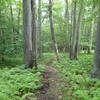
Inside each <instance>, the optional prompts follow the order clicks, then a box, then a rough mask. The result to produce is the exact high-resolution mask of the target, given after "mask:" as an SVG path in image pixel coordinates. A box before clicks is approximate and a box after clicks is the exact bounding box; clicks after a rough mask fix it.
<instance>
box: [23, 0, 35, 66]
mask: <svg viewBox="0 0 100 100" xmlns="http://www.w3.org/2000/svg"><path fill="white" fill-rule="evenodd" d="M23 15H24V18H23V22H24V62H25V65H26V67H28V68H32V66H33V61H32V28H31V27H32V26H31V25H32V24H31V22H32V13H31V0H23Z"/></svg>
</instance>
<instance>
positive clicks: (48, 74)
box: [37, 59, 65, 100]
mask: <svg viewBox="0 0 100 100" xmlns="http://www.w3.org/2000/svg"><path fill="white" fill-rule="evenodd" d="M53 61H54V59H51V60H50V61H49V62H48V63H47V64H46V65H45V71H44V73H43V80H42V84H43V86H42V87H41V88H40V89H39V93H38V96H37V100H62V97H63V92H62V91H61V89H60V87H61V86H64V85H65V82H64V79H63V78H62V77H61V75H60V73H59V72H58V71H57V70H56V69H55V68H53V67H52V63H53Z"/></svg>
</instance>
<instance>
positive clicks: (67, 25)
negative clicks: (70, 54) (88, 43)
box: [64, 0, 70, 51]
mask: <svg viewBox="0 0 100 100" xmlns="http://www.w3.org/2000/svg"><path fill="white" fill-rule="evenodd" d="M65 3H66V9H65V27H64V30H65V33H66V34H67V44H66V45H67V46H66V47H67V49H68V51H69V46H70V43H69V41H70V33H69V29H70V27H69V26H70V25H69V4H68V0H65Z"/></svg>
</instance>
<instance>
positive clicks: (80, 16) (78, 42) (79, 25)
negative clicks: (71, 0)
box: [75, 1, 83, 59]
mask: <svg viewBox="0 0 100 100" xmlns="http://www.w3.org/2000/svg"><path fill="white" fill-rule="evenodd" d="M82 9H83V2H82V1H81V4H80V11H79V15H78V20H77V28H76V46H75V58H76V59H77V58H78V55H79V44H80V27H81V19H82V12H83V11H82Z"/></svg>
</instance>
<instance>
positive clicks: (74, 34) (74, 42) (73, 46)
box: [70, 0, 76, 59]
mask: <svg viewBox="0 0 100 100" xmlns="http://www.w3.org/2000/svg"><path fill="white" fill-rule="evenodd" d="M73 2H74V3H73V4H74V12H73V13H74V15H73V32H72V36H71V37H72V38H71V47H70V59H75V45H76V0H73Z"/></svg>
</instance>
